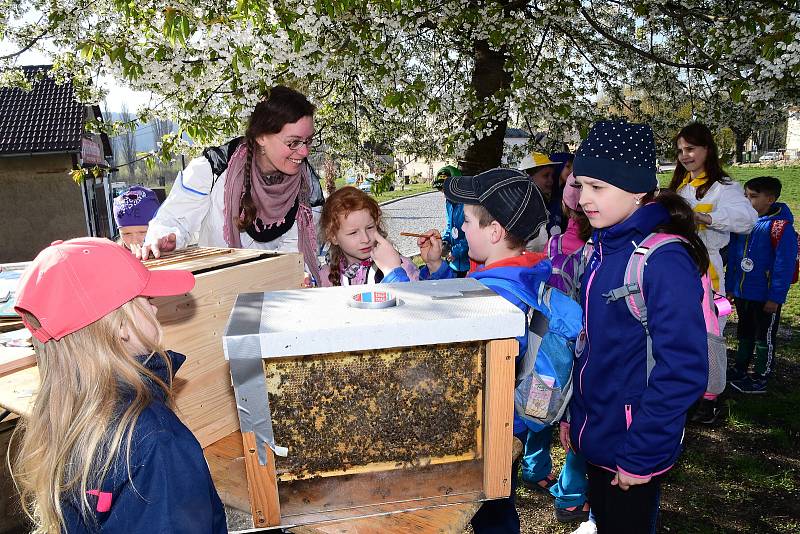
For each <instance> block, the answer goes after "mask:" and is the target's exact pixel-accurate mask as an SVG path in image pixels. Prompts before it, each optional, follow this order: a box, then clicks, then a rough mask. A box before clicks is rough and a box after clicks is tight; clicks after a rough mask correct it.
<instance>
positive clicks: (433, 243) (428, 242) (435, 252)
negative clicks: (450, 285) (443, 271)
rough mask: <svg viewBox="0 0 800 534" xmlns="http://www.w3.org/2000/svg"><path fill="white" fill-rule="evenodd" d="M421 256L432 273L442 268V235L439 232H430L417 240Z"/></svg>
mask: <svg viewBox="0 0 800 534" xmlns="http://www.w3.org/2000/svg"><path fill="white" fill-rule="evenodd" d="M417 245H419V255H420V256H421V257H422V261H424V262H425V265H427V266H428V270H430V272H431V273H435V272H436V271H438V270H439V268H440V267H441V266H442V234H440V233H439V230H428V231H427V232H425V233H424V234H423V237H418V238H417Z"/></svg>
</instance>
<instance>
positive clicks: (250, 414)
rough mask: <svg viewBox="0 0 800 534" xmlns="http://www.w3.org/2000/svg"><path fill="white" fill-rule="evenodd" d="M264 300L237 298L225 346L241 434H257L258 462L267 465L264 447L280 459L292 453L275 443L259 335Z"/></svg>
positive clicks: (247, 296) (248, 295) (259, 296)
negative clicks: (267, 447) (266, 446)
mask: <svg viewBox="0 0 800 534" xmlns="http://www.w3.org/2000/svg"><path fill="white" fill-rule="evenodd" d="M263 300H264V295H263V293H245V294H242V295H239V296H238V297H237V299H236V305H235V306H234V308H233V313H231V318H230V321H229V322H228V328H227V329H226V332H225V343H224V345H225V357H226V358H228V360H229V362H230V367H231V378H232V379H233V390H234V392H235V394H236V409H237V410H238V412H239V428H240V429H241V430H242V432H253V433H254V434H255V437H256V449H257V452H258V462H259V463H260V464H261V465H266V464H267V450H266V449H265V448H264V444H265V443H266V444H267V445H268V446H269V448H270V449H272V451H273V452H274V453H275V454H277V455H278V456H286V455H287V454H288V452H289V451H288V449H287V448H286V447H280V446H278V445H277V444H276V443H275V434H274V433H273V430H272V415H271V413H270V409H269V397H268V396H267V382H266V379H265V377H264V364H263V361H262V358H263V355H262V353H261V341H260V339H259V335H258V333H259V329H260V326H261V305H262V303H263ZM231 336H234V337H231Z"/></svg>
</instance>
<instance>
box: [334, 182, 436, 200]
mask: <svg viewBox="0 0 800 534" xmlns="http://www.w3.org/2000/svg"><path fill="white" fill-rule="evenodd" d="M345 185H353V184H347V183H345V180H344V178H339V179H338V180H336V189H339V188H340V187H344V186H345ZM428 191H434V189H433V188H432V187H431V184H429V183H421V184H409V185H406V186H404V187H403V188H402V189H399V188H398V189H395V190H394V191H385V192H383V193H381V194H380V195H372V196H374V197H375V200H377V201H378V202H386V201H387V200H392V199H395V198H402V197H407V196H409V195H415V194H417V193H425V192H428Z"/></svg>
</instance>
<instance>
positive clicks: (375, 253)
mask: <svg viewBox="0 0 800 534" xmlns="http://www.w3.org/2000/svg"><path fill="white" fill-rule="evenodd" d="M372 260H373V261H374V262H375V265H377V266H378V269H380V270H381V271H382V272H383V274H384V275H386V274H389V273H390V272H392V271H393V270H395V269H397V268H398V267H400V265H401V264H402V261H401V259H400V253H399V252H397V250H395V248H394V246H392V244H391V243H389V242H388V241H387V240H386V238H385V237H383V236H382V235H380V234H379V233H377V232H376V233H375V246H373V247H372Z"/></svg>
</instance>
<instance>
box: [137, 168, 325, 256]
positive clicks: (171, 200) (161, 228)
mask: <svg viewBox="0 0 800 534" xmlns="http://www.w3.org/2000/svg"><path fill="white" fill-rule="evenodd" d="M226 175H227V171H225V172H223V173H222V174H221V175H220V177H219V178H218V179H217V181H216V183H213V181H214V175H213V173H212V171H211V164H210V163H209V162H208V160H207V159H206V158H205V157H203V156H201V157H198V158H195V159H193V160H192V161H190V162H189V164H188V165H187V166H186V169H184V170H183V171H181V172H180V173H178V177H177V178H176V179H175V184H174V185H173V186H172V190H171V191H170V193H169V196H168V197H167V199H166V200H165V201H164V204H162V205H161V207H160V208H159V209H158V213H156V216H155V217H154V218H153V219H152V220H151V221H150V227H149V228H148V230H147V236H146V237H145V243H155V242H156V241H157V240H158V239H159V238H161V237H164V236H166V235H169V234H171V233H174V234H175V238H176V247H177V248H179V249H181V248H185V247H187V246H189V245H194V244H197V245H200V246H207V247H228V244H227V243H226V241H225V236H224V234H223V225H224V214H225V178H226ZM309 179H311V180H314V177H313V175H312V176H310V177H309ZM212 183H213V187H212ZM311 211H312V213H313V216H314V223H315V224H316V225H317V229H318V231H317V235H319V219H320V215H321V213H322V206H315V207H312V208H311ZM240 236H241V240H242V248H250V249H263V250H277V251H280V252H298V248H297V222H295V223H294V225H293V226H292V227H291V228H290V229H289V230H288V231H287V232H286V233H285V234H283V235H282V236H280V237H278V238H277V239H274V240H273V241H269V242H266V243H260V242H258V241H256V240H254V239H253V238H252V237H250V235H249V234H247V232H241V233H240Z"/></svg>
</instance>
